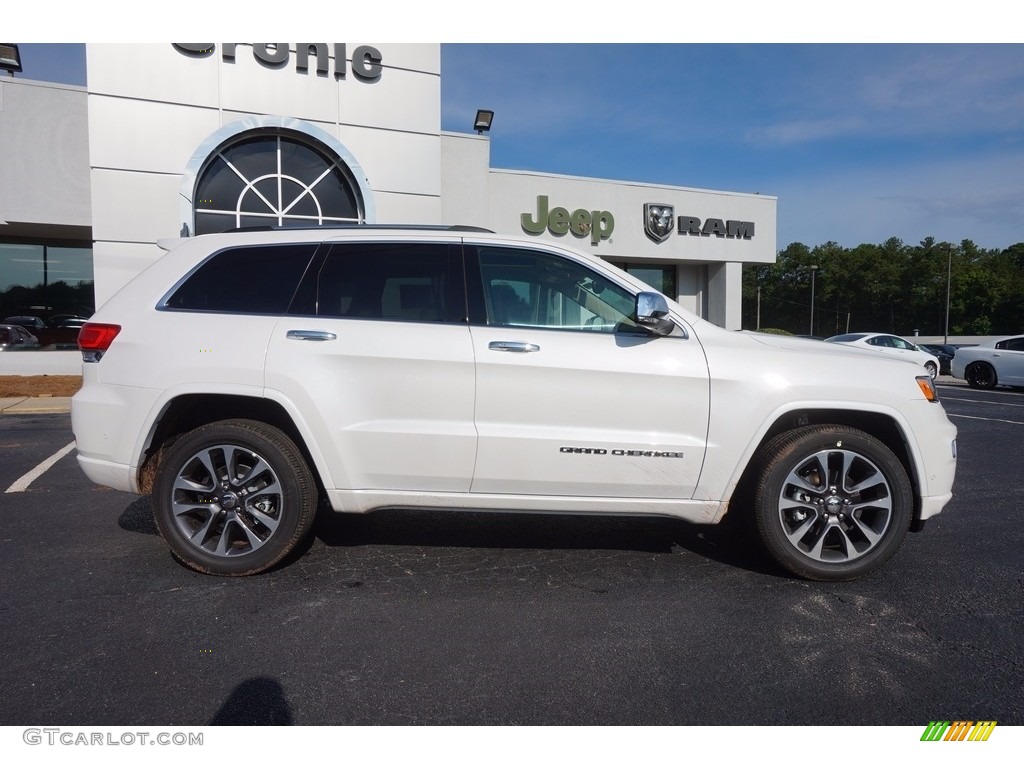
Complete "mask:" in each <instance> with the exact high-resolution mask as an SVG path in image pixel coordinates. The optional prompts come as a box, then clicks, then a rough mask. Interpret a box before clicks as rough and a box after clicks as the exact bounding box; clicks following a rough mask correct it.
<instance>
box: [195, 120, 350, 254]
mask: <svg viewBox="0 0 1024 768" xmlns="http://www.w3.org/2000/svg"><path fill="white" fill-rule="evenodd" d="M279 154H280V164H279V157H278V155H279ZM228 163H231V165H232V166H233V168H232V167H229V166H228ZM239 174H241V176H240V175H239ZM262 177H266V178H262ZM257 179H259V181H256V180H257ZM279 181H280V185H281V189H280V192H279V191H278V183H279ZM252 182H255V187H256V189H257V190H258V191H259V194H256V193H255V191H254V190H253V189H251V188H249V189H247V184H250V183H252ZM236 210H240V211H241V213H242V214H243V219H244V218H247V217H248V216H251V215H256V216H260V215H262V214H272V215H273V217H274V220H269V221H261V222H260V223H262V224H264V225H265V224H278V223H279V222H278V219H280V217H284V220H283V221H281V222H280V223H282V224H285V225H287V226H315V225H318V224H321V223H330V222H334V221H360V220H361V216H360V206H359V199H358V196H357V193H356V188H355V186H354V184H353V183H352V182H351V181H350V179H349V176H348V174H347V168H346V167H345V166H344V165H343V164H342V163H341V161H340V160H332V159H330V158H329V157H328V156H327V155H326V154H324V153H322V152H320V151H318V150H317V149H315V148H313V147H312V146H309V145H308V144H307V143H305V142H303V141H301V140H298V139H295V138H292V137H291V136H290V135H288V134H282V135H279V136H266V135H262V136H260V137H258V138H255V139H252V138H250V139H244V140H242V141H240V142H239V143H238V144H235V145H233V146H230V147H227V148H224V149H222V150H220V152H219V154H218V156H217V157H216V158H215V159H214V160H212V161H211V162H210V164H209V166H208V167H207V169H206V170H204V171H203V173H202V175H201V177H200V179H199V181H198V182H197V184H196V201H195V222H196V234H203V233H206V232H222V231H224V230H225V229H230V228H231V227H234V226H237V225H238V224H236V222H235V221H234V220H231V222H230V223H229V222H228V220H227V219H226V218H211V217H209V216H208V215H207V214H209V213H212V212H223V213H234V212H235V211H236ZM285 211H287V214H286V213H285ZM242 226H248V225H247V224H243V225H242Z"/></svg>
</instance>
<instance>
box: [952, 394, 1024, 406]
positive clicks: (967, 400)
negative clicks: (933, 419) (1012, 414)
mask: <svg viewBox="0 0 1024 768" xmlns="http://www.w3.org/2000/svg"><path fill="white" fill-rule="evenodd" d="M942 399H943V401H947V400H955V401H956V402H958V403H981V404H982V405H1001V406H1005V407H1008V408H1024V403H1007V402H1003V401H999V400H972V399H971V398H969V397H944V398H942Z"/></svg>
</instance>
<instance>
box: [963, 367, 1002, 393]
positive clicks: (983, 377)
mask: <svg viewBox="0 0 1024 768" xmlns="http://www.w3.org/2000/svg"><path fill="white" fill-rule="evenodd" d="M964 376H965V377H966V378H967V386H969V387H971V389H992V388H993V387H994V386H995V385H996V384H998V383H999V379H998V378H997V377H996V369H995V368H993V367H992V366H991V365H989V364H988V363H971V364H970V365H968V366H967V370H966V371H964Z"/></svg>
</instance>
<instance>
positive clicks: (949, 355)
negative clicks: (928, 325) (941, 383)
mask: <svg viewBox="0 0 1024 768" xmlns="http://www.w3.org/2000/svg"><path fill="white" fill-rule="evenodd" d="M917 346H919V347H920V348H921V349H923V350H924V351H925V352H930V353H931V354H933V355H935V356H936V357H937V358H939V373H941V374H942V375H944V376H948V375H949V374H950V372H951V371H952V369H951V367H950V366H951V364H952V362H953V358H954V357H955V356H956V347H954V346H953V345H952V344H918V345H917Z"/></svg>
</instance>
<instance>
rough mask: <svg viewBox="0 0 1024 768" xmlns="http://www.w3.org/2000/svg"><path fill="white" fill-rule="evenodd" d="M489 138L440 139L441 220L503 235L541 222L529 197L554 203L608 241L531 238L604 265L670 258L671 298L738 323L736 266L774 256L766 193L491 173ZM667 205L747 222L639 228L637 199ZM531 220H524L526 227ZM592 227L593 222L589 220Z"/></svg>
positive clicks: (771, 209)
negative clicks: (742, 234)
mask: <svg viewBox="0 0 1024 768" xmlns="http://www.w3.org/2000/svg"><path fill="white" fill-rule="evenodd" d="M488 150H489V143H488V142H486V141H483V140H481V137H474V136H467V137H463V136H455V135H445V136H444V137H443V151H442V158H443V178H442V190H443V195H442V198H443V201H444V220H445V221H446V222H448V223H461V224H477V225H480V226H484V227H487V228H488V229H493V230H494V231H496V232H500V233H508V234H520V235H521V234H524V233H525V234H533V233H531V232H528V231H526V229H525V228H524V224H523V217H524V216H526V217H528V219H529V221H531V222H538V221H539V220H540V219H541V218H542V213H543V212H542V211H541V210H540V209H539V202H538V198H539V197H541V196H545V197H547V212H548V215H550V212H551V210H553V209H554V208H556V207H561V208H564V209H565V210H566V211H568V212H569V213H570V214H572V213H573V212H575V211H577V210H583V211H586V212H588V213H589V215H590V219H591V221H593V222H597V221H598V220H599V219H600V220H601V222H603V226H605V227H608V226H609V224H608V222H609V221H613V222H614V224H613V226H612V228H611V231H610V233H609V234H608V236H607V237H603V236H601V235H595V234H594V232H593V231H591V232H590V233H582V234H579V233H578V234H574V233H573V232H571V231H570V232H567V233H564V234H554V233H552V232H551V231H550V230H549V229H548V228H545V230H544V231H543V232H541V233H538V234H536V235H534V236H535V237H537V238H538V239H542V240H552V241H555V242H560V243H563V244H566V245H571V246H575V247H577V248H579V249H581V250H584V251H588V252H590V253H593V254H595V255H597V256H600V257H602V258H603V259H605V260H606V261H616V262H619V261H625V262H645V263H661V264H677V265H678V269H677V280H676V283H677V295H676V296H674V297H673V298H675V299H676V300H677V301H679V303H680V304H682V305H683V306H684V307H686V308H687V309H689V310H690V311H692V312H693V313H694V314H697V315H699V316H701V317H704V318H707V319H708V320H710V321H712V322H714V323H716V324H717V325H720V326H722V327H724V328H730V329H739V328H740V327H741V307H742V304H741V301H742V264H743V263H773V262H774V261H775V254H776V243H775V238H776V204H777V200H776V198H774V197H770V196H765V195H752V194H742V193H731V192H717V191H709V190H699V189H689V188H686V187H670V186H664V185H652V184H640V183H634V182H625V181H614V180H606V179H589V178H580V177H572V176H559V175H555V174H544V173H535V172H526V171H512V170H490V169H489V168H488V166H489V151H488ZM646 203H661V204H666V205H672V206H673V207H674V210H675V215H676V217H679V216H685V217H691V216H693V217H698V218H700V219H701V220H702V221H706V220H707V219H709V218H714V219H721V220H722V221H723V222H724V221H728V220H737V221H744V222H752V223H753V225H754V228H753V231H754V234H753V236H752V237H749V238H735V237H726V236H719V235H714V234H712V235H692V234H686V233H680V232H679V231H677V230H675V229H674V231H673V233H672V234H671V235H669V236H668V237H667V238H666V239H665V240H664V241H662V242H656V241H654V240H653V239H652V238H650V237H649V236H648V235H647V234H645V230H644V205H645V204H646ZM531 226H532V225H531ZM593 226H594V227H599V226H601V224H596V223H595V224H594V225H593Z"/></svg>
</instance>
